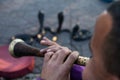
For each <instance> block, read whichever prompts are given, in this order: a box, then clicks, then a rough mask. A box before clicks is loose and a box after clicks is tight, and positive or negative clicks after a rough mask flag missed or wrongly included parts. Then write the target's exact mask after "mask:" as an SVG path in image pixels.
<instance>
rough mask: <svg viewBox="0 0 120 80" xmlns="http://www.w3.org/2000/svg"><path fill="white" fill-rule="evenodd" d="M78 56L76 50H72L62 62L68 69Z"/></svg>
mask: <svg viewBox="0 0 120 80" xmlns="http://www.w3.org/2000/svg"><path fill="white" fill-rule="evenodd" d="M78 56H79V53H78V52H77V51H73V52H72V53H71V54H70V55H69V56H68V58H67V59H66V61H65V62H64V65H65V66H66V68H69V69H70V68H71V67H72V65H73V64H74V62H75V61H76V60H77V58H78Z"/></svg>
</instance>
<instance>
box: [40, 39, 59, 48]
mask: <svg viewBox="0 0 120 80" xmlns="http://www.w3.org/2000/svg"><path fill="white" fill-rule="evenodd" d="M40 43H41V44H42V45H45V46H52V45H57V43H55V42H53V41H51V40H49V39H48V38H46V37H43V39H42V40H41V42H40Z"/></svg>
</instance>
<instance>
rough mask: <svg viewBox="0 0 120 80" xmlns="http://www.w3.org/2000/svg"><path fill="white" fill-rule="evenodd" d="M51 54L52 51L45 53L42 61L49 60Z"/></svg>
mask: <svg viewBox="0 0 120 80" xmlns="http://www.w3.org/2000/svg"><path fill="white" fill-rule="evenodd" d="M53 54H54V53H53V52H48V53H46V54H45V57H44V63H47V62H48V61H49V60H50V58H51V57H52V55H53Z"/></svg>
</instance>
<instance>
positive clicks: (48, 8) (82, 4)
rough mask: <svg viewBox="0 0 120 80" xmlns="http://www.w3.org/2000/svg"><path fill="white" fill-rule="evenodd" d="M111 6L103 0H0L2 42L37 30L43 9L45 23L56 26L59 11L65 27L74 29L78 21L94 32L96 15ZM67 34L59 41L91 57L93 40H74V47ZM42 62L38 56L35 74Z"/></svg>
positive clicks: (45, 24)
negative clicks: (91, 42)
mask: <svg viewBox="0 0 120 80" xmlns="http://www.w3.org/2000/svg"><path fill="white" fill-rule="evenodd" d="M108 5H109V4H107V3H103V2H101V1H100V0H12V1H11V0H0V45H4V44H8V43H9V39H10V37H11V36H13V35H15V34H21V33H28V34H35V33H37V31H38V28H39V23H38V19H37V14H38V11H39V10H41V11H43V12H44V13H45V22H44V26H49V27H52V28H55V29H56V26H57V13H58V12H60V11H63V12H64V15H65V20H64V24H63V28H67V29H69V30H72V28H73V26H74V25H75V24H79V25H80V27H81V28H82V29H88V30H90V31H91V32H92V33H93V31H94V25H95V20H96V18H97V17H98V15H99V14H100V13H101V12H102V11H103V10H104V9H106V7H107V6H108ZM67 35H68V34H66V36H67ZM66 36H62V37H60V39H59V40H58V43H60V44H62V45H65V46H68V47H69V48H71V49H73V50H78V51H79V52H80V53H81V55H83V56H90V52H89V48H88V43H89V41H84V42H74V41H73V44H74V47H73V46H70V45H69V41H68V42H67V40H68V39H69V38H66V39H65V37H66ZM75 47H76V48H75ZM41 62H42V61H41V60H40V59H39V58H36V63H37V64H36V67H35V70H34V72H35V73H39V72H40V69H41V67H40V65H41Z"/></svg>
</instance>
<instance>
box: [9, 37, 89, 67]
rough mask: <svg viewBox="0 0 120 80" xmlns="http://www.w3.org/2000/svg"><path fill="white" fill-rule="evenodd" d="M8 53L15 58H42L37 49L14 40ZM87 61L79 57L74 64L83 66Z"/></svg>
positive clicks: (21, 41)
mask: <svg viewBox="0 0 120 80" xmlns="http://www.w3.org/2000/svg"><path fill="white" fill-rule="evenodd" d="M9 52H10V54H11V55H12V56H13V57H15V58H19V57H23V56H37V57H44V54H43V53H40V50H39V49H38V48H36V47H33V46H30V45H28V44H26V43H25V42H24V41H23V40H21V39H15V40H13V41H12V42H11V43H10V45H9ZM88 61H89V58H88V57H83V56H79V57H78V58H77V60H76V61H75V64H78V65H82V66H85V65H86V63H87V62H88Z"/></svg>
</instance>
